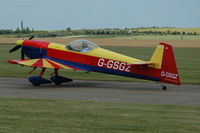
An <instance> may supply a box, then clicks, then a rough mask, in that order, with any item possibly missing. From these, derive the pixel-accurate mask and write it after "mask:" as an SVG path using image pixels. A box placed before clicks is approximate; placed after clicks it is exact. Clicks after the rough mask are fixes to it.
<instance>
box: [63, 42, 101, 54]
mask: <svg viewBox="0 0 200 133" xmlns="http://www.w3.org/2000/svg"><path fill="white" fill-rule="evenodd" d="M98 47H99V46H98V45H97V44H95V43H93V42H90V41H87V40H75V41H72V42H71V43H69V44H67V46H66V49H68V50H72V51H77V52H81V53H86V52H89V51H91V50H93V49H95V48H98Z"/></svg>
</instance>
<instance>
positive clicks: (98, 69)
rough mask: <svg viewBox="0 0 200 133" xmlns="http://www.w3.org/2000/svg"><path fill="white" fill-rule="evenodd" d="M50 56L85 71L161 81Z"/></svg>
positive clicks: (155, 79)
mask: <svg viewBox="0 0 200 133" xmlns="http://www.w3.org/2000/svg"><path fill="white" fill-rule="evenodd" d="M46 58H49V59H51V60H53V61H56V62H59V63H62V64H65V65H68V66H71V67H74V68H78V69H81V70H84V71H94V72H101V73H109V74H113V75H120V76H126V77H133V78H140V79H147V80H153V81H160V79H159V78H154V77H150V76H145V75H138V74H134V73H129V72H124V71H119V70H113V69H108V68H103V67H98V66H92V65H86V64H80V63H76V62H71V61H65V60H59V59H55V58H51V57H46Z"/></svg>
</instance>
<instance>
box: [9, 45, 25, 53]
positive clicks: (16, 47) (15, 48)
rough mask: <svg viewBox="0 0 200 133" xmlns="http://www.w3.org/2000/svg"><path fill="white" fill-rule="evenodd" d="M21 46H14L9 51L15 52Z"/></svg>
mask: <svg viewBox="0 0 200 133" xmlns="http://www.w3.org/2000/svg"><path fill="white" fill-rule="evenodd" d="M21 47H22V46H21V45H17V46H15V47H14V48H12V49H11V50H10V51H9V53H12V52H14V51H16V50H18V49H19V48H21Z"/></svg>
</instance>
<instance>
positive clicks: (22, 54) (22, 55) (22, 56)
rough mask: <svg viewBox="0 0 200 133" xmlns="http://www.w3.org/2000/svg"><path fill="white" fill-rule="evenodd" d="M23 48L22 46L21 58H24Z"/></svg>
mask: <svg viewBox="0 0 200 133" xmlns="http://www.w3.org/2000/svg"><path fill="white" fill-rule="evenodd" d="M24 56H25V55H24V50H23V48H22V49H21V59H22V60H23V59H24Z"/></svg>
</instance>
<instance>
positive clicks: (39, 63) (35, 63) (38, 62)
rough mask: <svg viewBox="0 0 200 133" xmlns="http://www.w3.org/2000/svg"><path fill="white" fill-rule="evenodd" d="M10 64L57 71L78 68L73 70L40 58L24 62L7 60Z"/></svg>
mask: <svg viewBox="0 0 200 133" xmlns="http://www.w3.org/2000/svg"><path fill="white" fill-rule="evenodd" d="M8 63H10V64H20V65H25V66H30V67H41V68H58V69H73V70H79V69H78V68H74V67H71V66H67V65H64V64H62V63H58V62H56V61H53V60H50V59H47V58H40V59H24V60H8Z"/></svg>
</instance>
